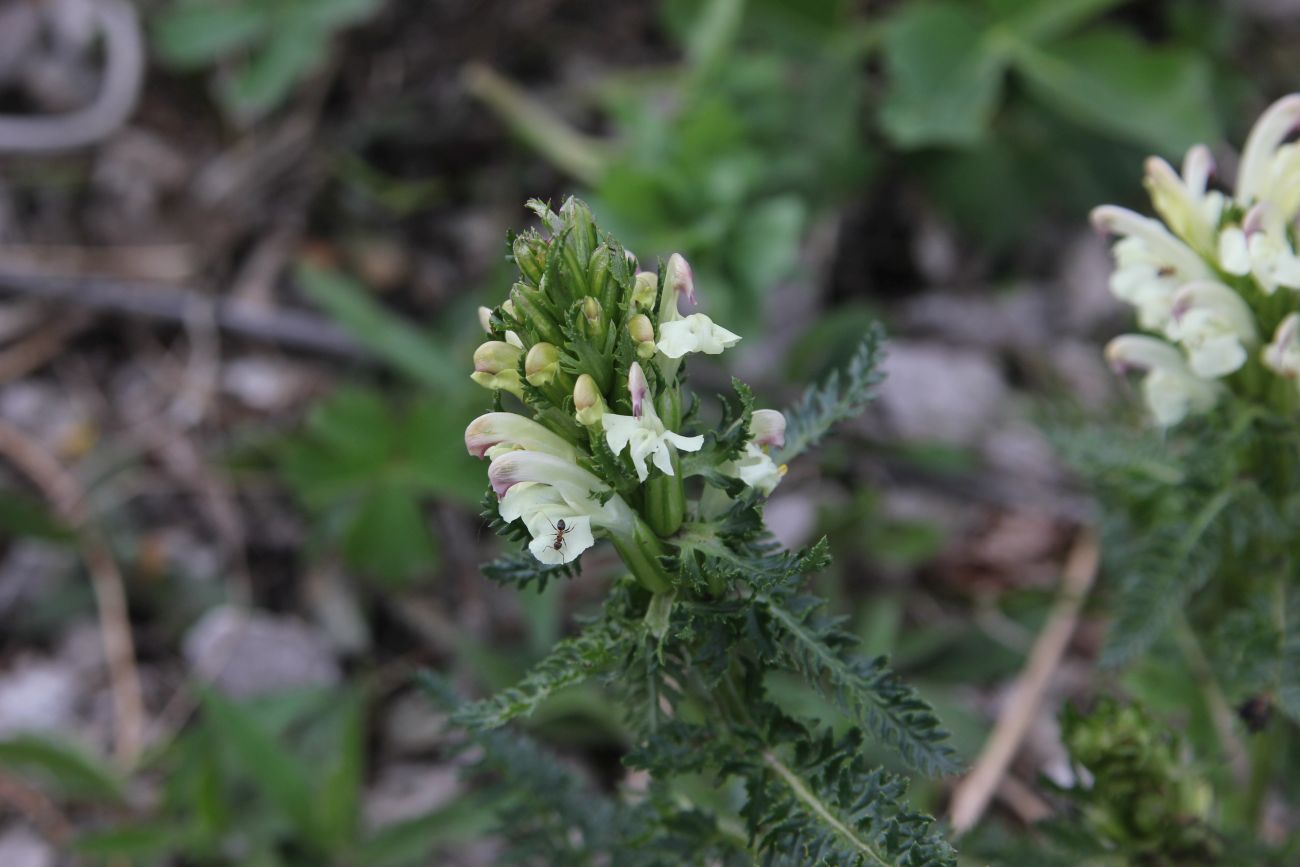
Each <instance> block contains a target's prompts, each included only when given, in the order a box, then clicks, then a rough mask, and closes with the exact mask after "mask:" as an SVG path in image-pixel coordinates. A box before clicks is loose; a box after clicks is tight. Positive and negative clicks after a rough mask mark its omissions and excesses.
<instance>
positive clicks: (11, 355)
mask: <svg viewBox="0 0 1300 867" xmlns="http://www.w3.org/2000/svg"><path fill="white" fill-rule="evenodd" d="M88 324H89V322H88V318H87V317H86V316H85V315H84V314H83V315H79V316H62V317H59V318H57V319H50V320H47V321H46V322H44V323H43V324H41V326H40V327H38V328H37V329H36V330H35V331H33V332H31V333H30V334H28V335H27V336H26V337H24V338H22V339H21V340H18V341H16V342H15V343H14V344H13V345H12V346H8V347H6V348H5V349H3V350H0V383H5V382H13V381H14V380H15V379H21V378H22V377H24V376H26V375H27V374H29V373H31V372H33V371H35V370H37V369H39V368H41V367H44V366H45V364H46V363H47V362H49V361H51V360H52V359H54V358H55V356H57V355H58V354H59V353H61V352H62V351H63V348H64V347H65V346H66V345H67V343H68V341H69V340H71V339H72V338H73V337H75V336H76V335H77V334H78V333H79V332H81V331H84V330H85V328H86V326H87V325H88Z"/></svg>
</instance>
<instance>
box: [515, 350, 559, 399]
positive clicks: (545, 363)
mask: <svg viewBox="0 0 1300 867" xmlns="http://www.w3.org/2000/svg"><path fill="white" fill-rule="evenodd" d="M559 372H560V351H559V350H558V349H556V348H555V347H554V346H552V345H551V344H549V343H535V344H533V348H532V349H530V350H528V355H526V356H525V357H524V379H527V380H528V384H529V385H535V386H538V387H539V388H540V387H541V386H543V385H546V384H547V383H549V382H551V381H552V380H554V379H555V377H556V374H558V373H559Z"/></svg>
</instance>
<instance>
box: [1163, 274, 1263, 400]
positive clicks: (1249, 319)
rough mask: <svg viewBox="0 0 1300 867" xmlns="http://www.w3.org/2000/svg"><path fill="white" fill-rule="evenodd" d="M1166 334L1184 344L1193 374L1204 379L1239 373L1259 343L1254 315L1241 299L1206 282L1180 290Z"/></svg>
mask: <svg viewBox="0 0 1300 867" xmlns="http://www.w3.org/2000/svg"><path fill="white" fill-rule="evenodd" d="M1166 334H1168V335H1169V337H1170V339H1171V340H1176V341H1178V342H1179V343H1180V344H1182V346H1183V348H1184V349H1185V350H1186V352H1187V360H1188V364H1189V366H1190V367H1191V370H1192V372H1193V373H1195V374H1196V375H1197V376H1199V377H1202V378H1204V379H1217V378H1219V377H1221V376H1227V375H1228V374H1230V373H1232V372H1234V371H1236V370H1239V369H1240V368H1241V366H1242V365H1243V364H1245V363H1246V359H1247V358H1248V357H1249V353H1248V351H1247V350H1248V349H1249V348H1250V347H1253V346H1255V345H1256V344H1257V343H1259V335H1258V333H1257V332H1256V329H1255V317H1254V314H1253V313H1251V310H1250V307H1249V306H1248V305H1247V304H1246V302H1245V301H1243V300H1242V298H1241V296H1240V295H1238V294H1237V293H1236V292H1234V291H1232V290H1231V289H1229V288H1228V287H1227V286H1224V285H1223V284H1221V283H1211V282H1206V281H1195V282H1192V283H1188V284H1187V285H1186V286H1184V287H1183V288H1182V289H1180V290H1178V293H1177V295H1176V296H1175V297H1174V310H1173V316H1172V318H1171V320H1170V322H1169V325H1168V327H1167V329H1166Z"/></svg>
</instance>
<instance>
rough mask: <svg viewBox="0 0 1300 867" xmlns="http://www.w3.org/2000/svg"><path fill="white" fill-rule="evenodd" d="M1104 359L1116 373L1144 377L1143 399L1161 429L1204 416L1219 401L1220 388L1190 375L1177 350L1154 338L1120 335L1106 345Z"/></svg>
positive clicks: (1215, 384) (1138, 335)
mask: <svg viewBox="0 0 1300 867" xmlns="http://www.w3.org/2000/svg"><path fill="white" fill-rule="evenodd" d="M1106 359H1107V360H1108V361H1109V362H1110V364H1111V366H1112V367H1113V368H1114V369H1115V371H1116V372H1117V373H1120V374H1123V373H1128V372H1130V371H1138V372H1141V373H1143V374H1144V376H1143V379H1142V396H1143V398H1145V400H1146V404H1147V408H1148V409H1150V410H1151V414H1152V416H1154V417H1155V420H1156V423H1157V424H1159V425H1160V426H1161V427H1172V426H1173V425H1176V424H1178V423H1179V422H1180V421H1182V420H1183V419H1184V418H1186V417H1187V416H1188V415H1189V414H1192V413H1200V412H1205V411H1206V410H1208V409H1210V408H1211V407H1213V406H1214V404H1215V403H1216V402H1217V401H1218V399H1219V394H1220V392H1221V388H1222V387H1221V386H1219V385H1218V384H1217V383H1214V382H1211V381H1208V380H1204V379H1201V378H1200V377H1198V376H1197V375H1196V374H1194V373H1192V371H1191V370H1190V369H1188V367H1187V362H1185V361H1184V360H1183V356H1182V354H1181V353H1179V351H1178V350H1177V349H1175V348H1174V347H1172V346H1170V345H1169V344H1168V343H1165V342H1164V341H1163V340H1159V339H1157V338H1155V337H1147V336H1145V335H1141V334H1123V335H1120V336H1119V337H1116V338H1115V339H1114V340H1112V341H1111V342H1110V343H1108V344H1106Z"/></svg>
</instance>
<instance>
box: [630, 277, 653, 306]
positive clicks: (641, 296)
mask: <svg viewBox="0 0 1300 867" xmlns="http://www.w3.org/2000/svg"><path fill="white" fill-rule="evenodd" d="M658 296H659V277H658V275H656V274H655V273H654V272H653V271H638V272H637V274H636V282H635V283H634V284H633V286H632V306H633V307H635V308H636V309H637V310H649V309H651V308H652V307H654V306H655V298H657V297H658Z"/></svg>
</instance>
